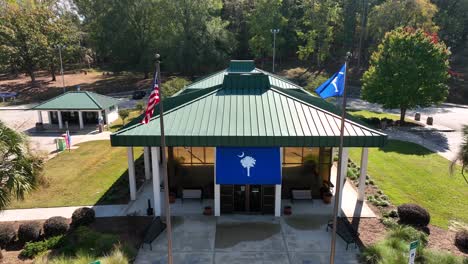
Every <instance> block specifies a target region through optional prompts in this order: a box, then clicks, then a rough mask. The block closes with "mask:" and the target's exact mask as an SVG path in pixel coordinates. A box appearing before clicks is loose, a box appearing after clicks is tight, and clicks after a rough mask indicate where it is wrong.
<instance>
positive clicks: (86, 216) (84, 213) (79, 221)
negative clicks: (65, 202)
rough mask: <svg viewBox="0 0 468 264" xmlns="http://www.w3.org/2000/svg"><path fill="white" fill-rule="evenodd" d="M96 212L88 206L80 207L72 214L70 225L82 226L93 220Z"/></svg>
mask: <svg viewBox="0 0 468 264" xmlns="http://www.w3.org/2000/svg"><path fill="white" fill-rule="evenodd" d="M95 216H96V214H95V213H94V210H93V209H92V208H89V207H81V208H78V209H76V210H75V211H74V212H73V214H72V225H73V226H75V227H76V226H83V225H89V224H91V223H92V222H94V219H95Z"/></svg>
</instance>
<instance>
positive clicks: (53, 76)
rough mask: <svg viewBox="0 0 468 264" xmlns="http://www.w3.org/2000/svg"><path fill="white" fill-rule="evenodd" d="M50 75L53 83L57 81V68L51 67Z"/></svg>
mask: <svg viewBox="0 0 468 264" xmlns="http://www.w3.org/2000/svg"><path fill="white" fill-rule="evenodd" d="M50 75H52V80H51V81H53V82H55V81H57V78H56V76H55V68H54V67H51V68H50Z"/></svg>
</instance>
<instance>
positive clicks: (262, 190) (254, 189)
mask: <svg viewBox="0 0 468 264" xmlns="http://www.w3.org/2000/svg"><path fill="white" fill-rule="evenodd" d="M220 193H221V213H240V214H274V212H275V186H274V185H221V190H220Z"/></svg>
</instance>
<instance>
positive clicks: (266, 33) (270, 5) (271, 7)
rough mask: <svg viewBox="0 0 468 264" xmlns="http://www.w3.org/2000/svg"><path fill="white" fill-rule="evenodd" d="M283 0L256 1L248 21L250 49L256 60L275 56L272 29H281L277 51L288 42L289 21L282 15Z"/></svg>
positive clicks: (277, 36)
mask: <svg viewBox="0 0 468 264" xmlns="http://www.w3.org/2000/svg"><path fill="white" fill-rule="evenodd" d="M281 4H282V0H272V1H269V0H256V1H254V9H253V11H252V13H251V14H250V16H249V18H248V20H247V26H248V29H249V36H250V38H249V47H250V51H251V53H252V55H253V56H254V57H255V58H262V59H263V58H265V57H267V56H271V55H272V54H273V34H272V33H271V30H272V29H279V30H280V32H279V33H278V34H277V35H276V49H277V50H278V51H280V52H281V51H283V49H282V48H281V47H282V46H283V44H284V43H285V42H286V40H285V38H284V37H283V36H284V31H285V26H286V23H287V19H286V18H285V17H284V16H283V15H282V14H281Z"/></svg>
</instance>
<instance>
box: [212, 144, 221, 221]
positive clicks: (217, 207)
mask: <svg viewBox="0 0 468 264" xmlns="http://www.w3.org/2000/svg"><path fill="white" fill-rule="evenodd" d="M213 167H214V215H215V216H220V215H221V186H219V184H216V148H214V166H213Z"/></svg>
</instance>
